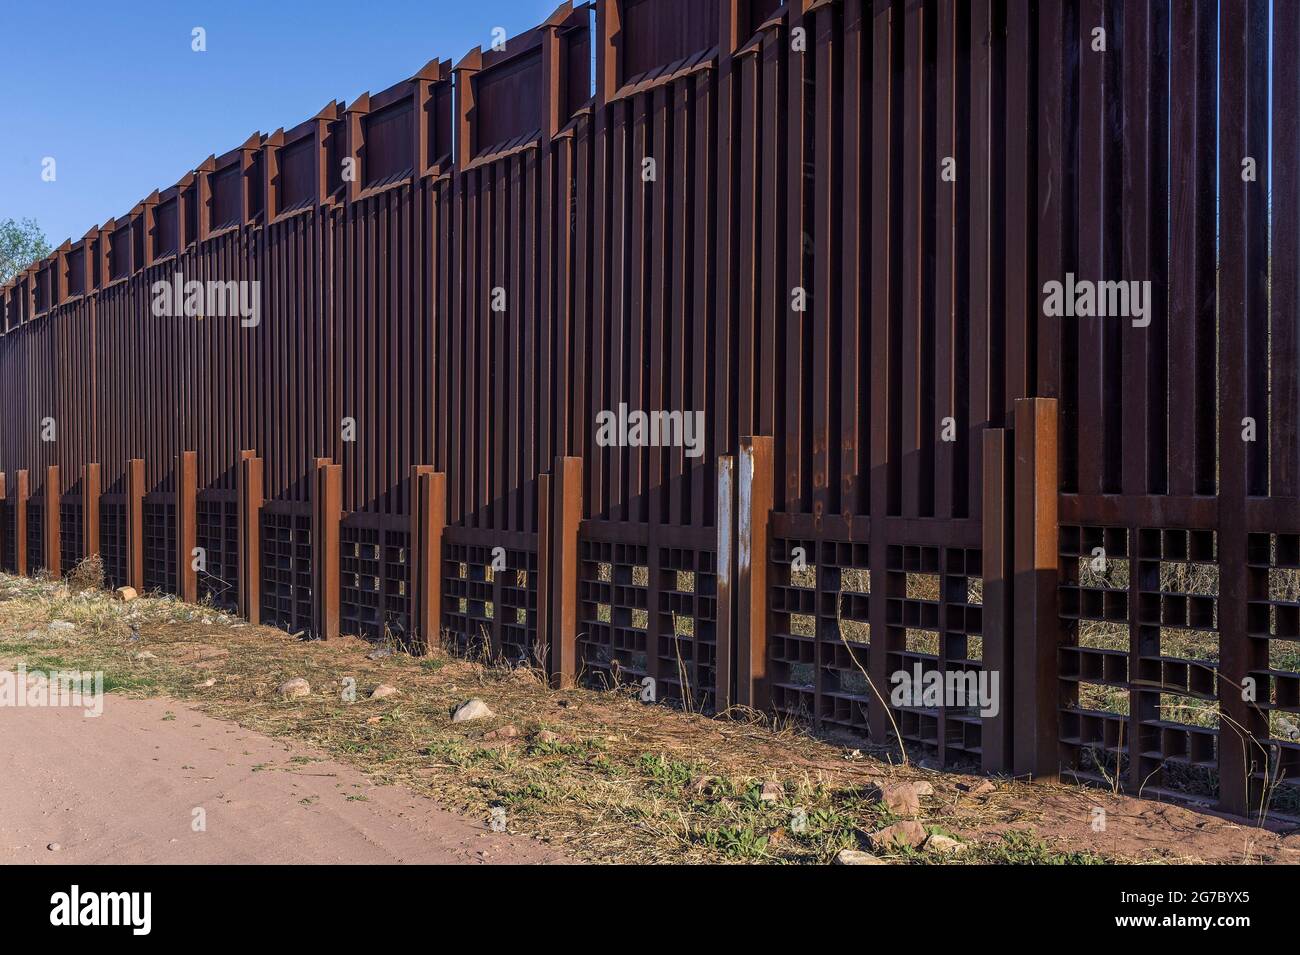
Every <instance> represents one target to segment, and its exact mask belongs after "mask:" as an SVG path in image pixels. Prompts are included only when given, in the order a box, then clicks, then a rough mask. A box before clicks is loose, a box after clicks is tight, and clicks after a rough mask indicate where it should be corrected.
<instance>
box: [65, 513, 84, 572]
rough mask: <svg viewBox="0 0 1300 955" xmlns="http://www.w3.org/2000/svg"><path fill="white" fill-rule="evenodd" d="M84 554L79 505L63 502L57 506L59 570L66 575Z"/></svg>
mask: <svg viewBox="0 0 1300 955" xmlns="http://www.w3.org/2000/svg"><path fill="white" fill-rule="evenodd" d="M85 552H86V548H85V546H84V542H83V541H82V539H81V504H80V503H79V502H76V501H63V502H62V503H61V504H60V506H59V569H60V570H61V571H62V572H63V573H64V574H67V573H69V572H71V571H72V569H73V568H74V567H76V566H77V564H78V563H79V562H80V561H81V556H82V555H83V554H84V553H85Z"/></svg>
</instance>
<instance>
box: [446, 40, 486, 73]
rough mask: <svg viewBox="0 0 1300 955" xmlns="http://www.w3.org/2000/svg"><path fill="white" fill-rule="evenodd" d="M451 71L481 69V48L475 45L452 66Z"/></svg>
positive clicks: (475, 70)
mask: <svg viewBox="0 0 1300 955" xmlns="http://www.w3.org/2000/svg"><path fill="white" fill-rule="evenodd" d="M451 69H452V72H454V73H460V72H464V71H474V72H477V71H478V70H481V69H483V48H482V47H481V46H476V47H474V49H472V50H470V51H469V52H468V53H466V54H465V55H464V56H462V57H461V58H460V60H459V61H458V62H457V63H456V65H455V66H453V67H452V68H451Z"/></svg>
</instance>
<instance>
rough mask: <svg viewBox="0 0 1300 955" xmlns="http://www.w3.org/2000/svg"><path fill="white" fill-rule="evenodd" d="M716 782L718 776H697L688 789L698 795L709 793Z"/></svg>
mask: <svg viewBox="0 0 1300 955" xmlns="http://www.w3.org/2000/svg"><path fill="white" fill-rule="evenodd" d="M716 780H717V777H716V776H696V777H695V778H694V779H692V780H691V781H690V783H689V784H688V788H689V789H690V790H691V792H696V793H702V792H707V791H708V790H709V789H710V788H711V787H712V786H713V784H714V782H715V781H716Z"/></svg>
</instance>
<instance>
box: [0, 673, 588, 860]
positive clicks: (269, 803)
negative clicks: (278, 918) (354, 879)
mask: <svg viewBox="0 0 1300 955" xmlns="http://www.w3.org/2000/svg"><path fill="white" fill-rule="evenodd" d="M199 808H201V809H202V810H204V815H205V816H206V831H194V821H195V818H196V816H195V812H194V810H195V809H199ZM51 843H55V844H57V845H58V847H59V848H57V849H54V850H52V849H50V848H49V846H50V844H51ZM561 861H564V859H563V857H562V855H561V854H560V853H559V852H557V851H555V850H553V849H550V848H548V847H547V846H545V845H543V844H541V843H539V842H536V841H534V840H532V839H528V838H524V837H521V836H513V835H510V834H508V833H497V832H492V831H491V829H490V827H489V826H488V825H487V821H486V820H484V821H483V822H481V823H478V822H475V821H473V820H467V819H465V818H463V817H461V816H457V815H455V814H453V813H451V812H448V811H446V810H444V809H442V808H440V807H439V806H437V805H436V804H435V803H433V802H431V801H430V800H428V799H425V798H423V797H421V796H417V795H415V794H413V793H411V792H408V791H406V790H404V789H402V788H400V787H396V786H374V785H371V784H370V783H368V782H367V781H366V779H365V777H364V776H362V775H361V774H360V773H359V772H357V771H356V770H355V769H351V768H349V767H347V766H344V765H342V764H340V763H337V762H333V761H331V760H329V759H326V758H324V757H322V756H320V755H319V754H318V753H315V752H313V751H312V750H311V749H309V748H306V747H304V746H301V745H296V744H294V745H290V744H288V743H286V742H285V741H282V740H274V739H271V738H269V737H266V736H262V735H259V734H257V733H253V732H249V731H248V730H245V729H243V728H241V727H238V726H235V725H233V724H231V723H225V722H221V721H219V720H215V719H212V718H210V717H207V716H204V715H203V714H201V713H199V712H197V711H195V710H193V709H190V708H188V707H186V706H185V705H184V704H180V703H177V702H175V701H171V700H133V699H126V698H123V697H118V696H113V695H111V694H110V695H108V696H107V697H106V698H105V701H104V712H103V715H101V716H99V717H97V718H90V719H88V718H86V717H85V716H84V715H83V713H82V711H81V710H80V709H72V708H67V707H43V708H26V707H18V708H15V707H3V708H0V863H59V864H69V863H152V862H158V863H297V864H313V863H469V864H481V863H507V864H510V863H547V862H561Z"/></svg>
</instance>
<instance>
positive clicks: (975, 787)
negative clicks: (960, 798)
mask: <svg viewBox="0 0 1300 955" xmlns="http://www.w3.org/2000/svg"><path fill="white" fill-rule="evenodd" d="M959 788H960V789H961V790H962V791H963V792H965V793H967V794H969V795H971V796H987V795H988V794H989V793H991V792H995V791H996V790H997V788H998V787H997V786H996V785H994V783H993V781H992V780H991V779H981V780H980V781H979V782H977V783H961V784H960V785H959Z"/></svg>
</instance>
